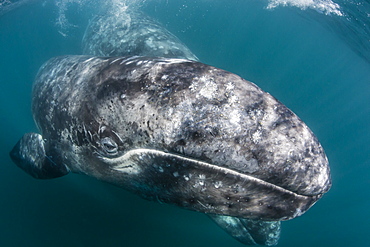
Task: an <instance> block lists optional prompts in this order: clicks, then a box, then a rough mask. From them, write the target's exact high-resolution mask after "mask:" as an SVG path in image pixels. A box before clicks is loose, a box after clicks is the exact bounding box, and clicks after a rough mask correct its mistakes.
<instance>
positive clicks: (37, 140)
mask: <svg viewBox="0 0 370 247" xmlns="http://www.w3.org/2000/svg"><path fill="white" fill-rule="evenodd" d="M44 144H45V141H44V140H43V139H42V136H41V135H40V134H36V133H27V134H25V135H24V136H23V137H22V138H21V139H20V140H19V141H18V143H17V144H16V145H15V146H14V148H13V149H12V151H10V157H11V159H12V160H13V162H14V163H15V164H16V165H17V166H18V167H20V168H21V169H22V170H24V171H25V172H27V173H28V174H30V175H31V176H32V177H34V178H38V179H49V178H57V177H61V176H64V175H66V174H67V173H68V172H69V169H68V168H67V167H66V166H65V165H59V164H56V163H55V162H53V161H52V159H51V158H50V157H48V156H47V154H46V152H45V146H44Z"/></svg>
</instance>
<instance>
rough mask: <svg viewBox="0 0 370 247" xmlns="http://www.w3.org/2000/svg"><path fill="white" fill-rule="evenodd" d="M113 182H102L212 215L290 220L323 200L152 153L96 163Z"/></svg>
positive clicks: (225, 170)
mask: <svg viewBox="0 0 370 247" xmlns="http://www.w3.org/2000/svg"><path fill="white" fill-rule="evenodd" d="M100 159H101V161H103V162H104V163H106V164H107V165H108V166H109V167H110V169H111V172H110V174H112V176H111V177H107V176H105V177H101V178H100V179H102V180H106V181H108V182H111V183H113V184H116V185H118V186H121V187H126V188H127V189H129V190H133V191H135V192H136V193H137V194H139V195H141V196H142V197H144V198H146V199H150V200H159V201H161V202H165V203H169V204H174V205H177V206H180V207H184V208H187V209H191V210H195V211H200V212H204V213H210V214H220V215H230V216H236V217H241V218H251V219H259V220H273V221H275V220H288V219H292V218H295V217H297V216H299V215H301V214H303V213H304V212H305V211H307V210H308V209H309V208H310V207H311V206H312V205H313V204H314V203H315V202H316V201H317V200H318V199H319V198H321V196H322V194H318V195H313V196H305V195H299V194H297V193H295V192H292V191H289V190H287V189H284V188H282V187H280V186H277V185H274V184H271V183H269V182H266V181H263V180H261V179H258V178H255V177H253V176H250V175H247V174H243V173H240V172H237V171H234V170H231V169H229V168H225V167H220V166H216V165H213V164H210V163H207V162H203V161H199V160H196V159H192V158H189V157H184V156H181V155H178V154H172V153H167V152H163V151H159V150H154V149H134V150H130V151H128V152H127V153H125V154H124V155H122V156H119V157H116V158H108V157H100Z"/></svg>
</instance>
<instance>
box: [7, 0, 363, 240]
mask: <svg viewBox="0 0 370 247" xmlns="http://www.w3.org/2000/svg"><path fill="white" fill-rule="evenodd" d="M5 2H6V1H0V3H5ZM30 2H31V1H30ZM32 2H34V3H32V4H31V3H30V4H28V5H27V4H26V5H23V6H21V7H19V8H14V9H12V10H10V11H8V12H7V13H5V14H4V13H3V14H2V15H1V16H0V54H1V57H0V105H1V109H0V111H1V114H0V120H1V121H0V125H1V130H2V131H1V138H0V141H1V143H0V145H1V147H0V150H1V153H0V155H1V160H2V165H1V174H0V181H1V186H0V198H1V199H0V208H1V210H0V246H202V247H203V246H212V247H216V246H228V247H232V246H243V245H242V244H240V243H238V242H237V241H235V240H234V239H232V238H231V237H230V236H228V235H227V234H226V233H225V232H223V231H222V230H221V229H220V228H219V227H218V226H216V225H215V224H214V223H213V222H211V221H210V220H209V219H208V218H207V217H206V216H204V215H203V214H200V213H196V212H191V211H186V210H183V209H180V208H176V207H173V206H168V205H164V204H159V203H155V202H148V201H145V200H143V199H141V198H139V197H137V196H135V195H133V194H131V193H128V192H126V191H124V190H121V189H119V188H116V187H113V186H110V185H108V184H104V183H102V182H99V181H96V180H94V179H91V178H88V177H86V176H82V175H75V174H69V175H68V176H65V177H62V178H59V179H54V180H47V181H39V180H35V179H33V178H31V177H30V176H29V175H27V174H25V173H24V172H23V171H21V170H20V169H19V168H17V167H16V166H15V165H14V164H13V163H12V162H11V160H10V158H9V155H8V152H9V151H10V150H11V148H12V147H13V145H14V144H15V143H16V142H17V141H18V139H19V138H20V137H21V136H22V135H23V134H24V133H25V132H30V131H36V127H35V125H34V123H33V120H32V115H31V111H30V103H31V85H32V81H33V79H34V77H35V75H36V73H37V70H38V68H39V67H40V66H41V64H42V63H44V62H45V61H46V60H48V59H49V58H51V57H53V56H57V55H65V54H80V53H81V39H82V35H83V32H84V28H85V26H86V24H87V21H88V19H89V18H90V17H91V16H92V14H93V13H94V11H98V9H99V6H100V4H101V2H100V3H99V1H85V3H84V4H83V1H82V4H77V3H76V2H77V1H57V3H58V4H57V5H58V6H56V4H55V3H54V1H32ZM68 2H72V3H70V4H68ZM127 2H129V1H127ZM276 2H277V1H276ZM291 2H294V1H291ZM300 2H304V1H300ZM322 2H323V3H327V4H328V2H329V1H327V2H325V1H322ZM270 3H272V1H271V2H270ZM336 3H337V4H338V6H337V8H334V9H333V8H328V7H327V8H321V9H320V8H319V7H317V6H319V5H317V6H316V7H315V5H310V6H306V7H307V8H306V9H304V10H301V9H300V8H298V7H294V6H285V7H283V6H278V7H276V8H274V9H267V7H266V6H268V4H269V3H268V2H267V1H262V0H259V1H258V0H255V1H254V0H239V1H238V0H233V1H230V0H220V1H216V0H215V1H212V0H207V1H206V0H198V1H183V0H178V1H174V0H172V1H171V0H169V1H165V0H163V1H156V0H147V1H145V2H140V4H141V5H142V6H141V9H142V10H144V11H145V12H146V13H147V14H149V15H151V16H152V17H155V18H156V19H158V20H159V21H160V22H162V23H163V24H164V25H165V26H166V27H167V28H168V29H169V30H170V31H171V32H173V33H174V34H175V35H177V36H178V37H179V38H180V39H181V40H182V41H183V42H184V43H185V44H187V46H188V47H189V48H190V49H191V50H192V51H193V52H194V53H195V54H196V55H197V56H198V57H199V59H200V60H201V61H202V62H204V63H207V64H210V65H213V66H216V67H220V68H222V69H226V70H228V71H231V72H234V73H236V74H238V75H240V76H242V77H244V78H246V79H248V80H250V81H253V82H255V83H256V84H257V85H258V86H260V87H261V88H262V89H263V90H265V91H267V92H269V93H271V94H272V95H274V96H275V97H276V98H278V99H279V100H280V101H282V102H283V103H284V104H285V105H287V106H288V107H289V108H290V109H292V110H293V111H294V112H295V113H296V114H297V115H298V116H299V117H300V118H302V119H303V120H304V121H305V122H306V123H307V125H308V126H309V127H310V128H311V129H312V130H313V132H314V133H315V134H316V135H317V137H318V138H319V140H320V142H321V143H322V145H323V147H324V149H325V151H326V153H327V156H328V158H329V161H330V165H331V170H332V179H333V187H332V189H331V190H330V191H329V193H327V194H326V195H325V196H324V197H323V198H322V199H321V200H320V201H319V202H318V203H317V204H316V205H314V206H313V208H311V209H310V210H309V211H308V212H307V213H305V214H304V215H303V216H301V217H298V218H296V219H293V220H291V221H287V222H283V224H282V236H281V239H280V242H279V245H278V246H284V247H285V246H286V247H288V246H292V247H296V246H340V247H342V246H343V247H344V246H370V223H369V221H370V209H369V208H370V143H369V142H370V141H369V140H370V62H369V61H370V52H369V51H370V41H369V40H370V32H369V26H370V16H369V15H370V8H369V5H370V4H369V3H368V2H361V1H343V0H342V1H336ZM291 5H294V4H291ZM5 6H6V4H3V6H2V7H3V8H4V7H5ZM327 6H329V5H327ZM64 7H66V8H64ZM300 7H302V6H300ZM0 9H1V8H0ZM328 9H329V10H328ZM337 11H340V13H338V12H337ZM319 12H323V13H319ZM329 12H330V13H329ZM1 13H2V12H1V11H0V14H1ZM63 17H66V18H67V20H68V22H66V21H65V19H64V18H63ZM58 20H59V21H60V22H58Z"/></svg>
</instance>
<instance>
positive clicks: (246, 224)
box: [208, 214, 281, 246]
mask: <svg viewBox="0 0 370 247" xmlns="http://www.w3.org/2000/svg"><path fill="white" fill-rule="evenodd" d="M208 216H209V217H210V218H211V219H212V220H213V221H214V222H215V223H216V224H217V225H219V226H220V227H221V228H222V229H223V230H224V231H226V232H227V233H228V234H230V235H231V236H232V237H233V238H235V239H236V240H238V241H239V242H241V243H243V244H245V245H267V246H273V245H277V243H278V240H279V237H280V229H281V228H280V221H261V220H252V219H244V218H238V217H232V216H226V215H215V214H208Z"/></svg>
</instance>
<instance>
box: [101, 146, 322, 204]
mask: <svg viewBox="0 0 370 247" xmlns="http://www.w3.org/2000/svg"><path fill="white" fill-rule="evenodd" d="M158 157H160V158H163V159H172V160H176V161H177V162H179V161H180V162H181V161H183V162H184V163H188V164H189V163H190V164H193V165H196V166H200V167H203V168H205V169H207V170H209V171H213V172H215V173H218V174H224V175H225V176H227V175H232V176H236V177H240V178H241V179H243V180H245V181H250V182H254V183H256V184H259V185H261V186H264V187H266V188H270V189H271V190H278V191H280V192H281V193H286V194H290V195H294V196H295V197H297V198H302V199H307V198H313V197H320V196H321V194H318V195H301V194H298V193H296V192H293V191H290V190H288V189H285V188H283V187H281V186H278V185H276V184H272V183H270V182H267V181H264V180H262V179H259V178H256V177H253V176H251V175H247V174H244V173H241V172H238V171H235V170H233V169H230V168H226V167H222V166H218V165H214V164H211V163H208V162H204V161H200V160H197V159H194V158H189V157H186V156H182V155H179V154H174V153H168V152H164V151H159V150H156V149H145V148H139V149H132V150H129V151H128V152H126V153H125V154H124V155H122V156H119V157H116V158H108V157H101V159H102V160H103V161H104V162H105V163H107V164H110V165H112V166H113V167H112V169H114V170H116V171H119V172H124V173H127V174H132V175H134V174H139V173H140V172H141V171H142V170H143V168H142V167H140V166H139V165H138V163H140V161H143V160H145V159H148V158H149V159H153V158H158Z"/></svg>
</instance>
